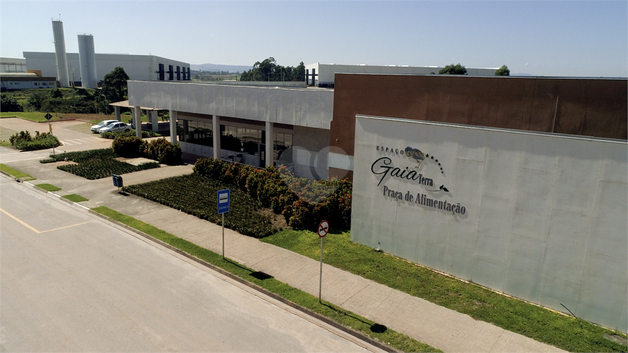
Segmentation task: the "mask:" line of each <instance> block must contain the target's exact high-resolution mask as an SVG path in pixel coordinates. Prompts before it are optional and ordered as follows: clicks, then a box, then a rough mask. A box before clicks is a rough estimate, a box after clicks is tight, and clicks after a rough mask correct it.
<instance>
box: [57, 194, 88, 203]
mask: <svg viewBox="0 0 628 353" xmlns="http://www.w3.org/2000/svg"><path fill="white" fill-rule="evenodd" d="M61 197H63V198H64V199H68V200H70V201H72V202H83V201H89V199H86V198H84V197H83V196H81V195H78V194H70V195H65V196H61Z"/></svg>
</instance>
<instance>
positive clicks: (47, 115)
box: [44, 113, 56, 155]
mask: <svg viewBox="0 0 628 353" xmlns="http://www.w3.org/2000/svg"><path fill="white" fill-rule="evenodd" d="M44 118H46V120H48V130H49V131H50V135H52V124H50V119H52V115H50V113H46V115H44ZM52 154H53V155H54V154H56V153H55V148H54V147H52Z"/></svg>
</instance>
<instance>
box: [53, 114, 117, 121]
mask: <svg viewBox="0 0 628 353" xmlns="http://www.w3.org/2000/svg"><path fill="white" fill-rule="evenodd" d="M107 119H109V120H111V119H112V118H111V115H103V114H74V113H68V114H63V120H81V121H92V120H107ZM113 119H115V118H113Z"/></svg>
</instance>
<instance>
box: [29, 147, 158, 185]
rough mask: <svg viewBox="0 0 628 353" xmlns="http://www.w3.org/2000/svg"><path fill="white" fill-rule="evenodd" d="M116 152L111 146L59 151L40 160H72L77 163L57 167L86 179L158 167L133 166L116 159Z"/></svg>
mask: <svg viewBox="0 0 628 353" xmlns="http://www.w3.org/2000/svg"><path fill="white" fill-rule="evenodd" d="M115 157H116V154H115V153H114V152H113V149H111V148H104V149H99V150H90V151H81V152H69V153H60V154H57V155H51V156H50V158H48V159H44V160H41V161H40V162H41V163H52V162H58V161H72V162H75V163H77V164H68V165H61V166H58V167H57V168H58V169H60V170H63V171H65V172H69V173H72V174H75V175H78V176H81V177H83V178H86V179H90V180H94V179H101V178H106V177H110V176H112V175H113V174H126V173H132V172H137V171H140V170H145V169H152V168H159V163H157V162H149V163H143V164H140V165H138V166H134V165H132V164H129V163H125V162H120V161H118V160H116V159H114V158H115Z"/></svg>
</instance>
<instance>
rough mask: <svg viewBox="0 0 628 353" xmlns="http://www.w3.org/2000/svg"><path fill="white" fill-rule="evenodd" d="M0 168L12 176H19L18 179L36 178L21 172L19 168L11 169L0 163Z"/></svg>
mask: <svg viewBox="0 0 628 353" xmlns="http://www.w3.org/2000/svg"><path fill="white" fill-rule="evenodd" d="M0 170H1V171H3V172H5V173H7V174H9V175H11V176H12V177H14V178H19V179H21V178H25V179H22V180H24V181H29V180H35V179H36V178H33V177H32V176H30V175H28V174H26V173H22V172H20V171H19V170H15V169H13V168H11V167H8V166H6V165H4V164H0Z"/></svg>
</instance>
